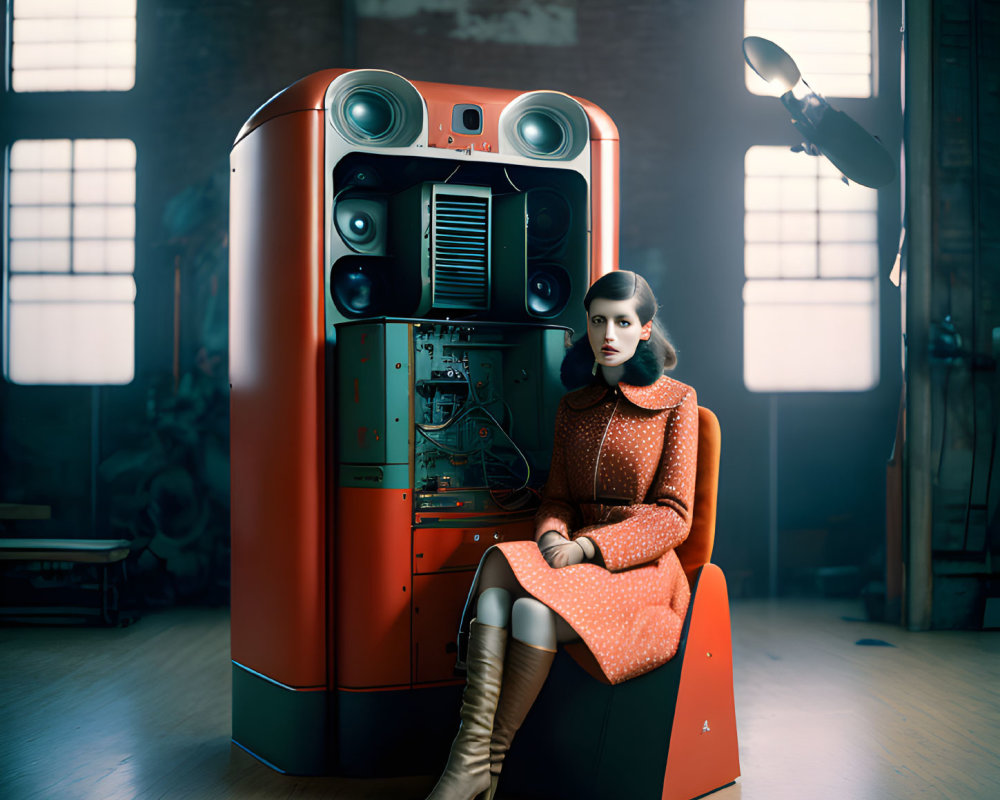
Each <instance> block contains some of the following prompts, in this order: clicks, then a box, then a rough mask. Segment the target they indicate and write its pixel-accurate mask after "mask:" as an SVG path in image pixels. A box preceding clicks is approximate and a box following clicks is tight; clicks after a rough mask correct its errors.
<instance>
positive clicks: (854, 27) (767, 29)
mask: <svg viewBox="0 0 1000 800" xmlns="http://www.w3.org/2000/svg"><path fill="white" fill-rule="evenodd" d="M874 22H875V17H874V9H873V8H872V3H871V0H801V1H800V0H746V3H745V4H744V11H743V35H744V36H762V37H764V38H765V39H770V40H771V41H773V42H774V43H775V44H777V45H778V46H779V47H781V48H782V49H783V50H785V51H786V52H787V53H788V54H789V55H790V56H791V57H792V58H793V59H794V60H795V63H796V64H797V65H798V67H799V70H800V71H801V72H802V76H803V77H804V78H805V79H806V81H807V82H808V83H809V85H810V86H811V87H812V88H813V89H814V90H815V91H817V92H819V93H820V94H822V95H824V96H826V97H871V96H872V95H873V94H874V91H873V86H874V80H873V78H874V74H873V64H874V60H873V52H872V51H873V48H872V42H873V41H874V35H873V34H874V29H875V24H874ZM746 86H747V89H749V90H750V91H751V92H753V93H754V94H773V90H772V89H771V87H769V86H768V85H767V84H766V83H764V81H762V80H761V79H760V76H759V75H757V74H756V73H754V72H753V71H752V70H751V69H750V67H749V66H747V67H746Z"/></svg>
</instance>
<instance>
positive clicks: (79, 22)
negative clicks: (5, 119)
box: [10, 0, 136, 92]
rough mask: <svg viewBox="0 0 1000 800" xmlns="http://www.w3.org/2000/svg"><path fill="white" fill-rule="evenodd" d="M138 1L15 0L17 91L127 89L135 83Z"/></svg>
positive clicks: (13, 71)
mask: <svg viewBox="0 0 1000 800" xmlns="http://www.w3.org/2000/svg"><path fill="white" fill-rule="evenodd" d="M135 9H136V0H14V3H13V14H12V17H13V20H12V22H13V25H12V30H11V60H10V65H11V83H10V85H11V88H12V89H13V90H14V91H15V92H63V91H65V92H80V91H92V92H101V91H127V90H128V89H131V88H132V87H133V86H134V85H135Z"/></svg>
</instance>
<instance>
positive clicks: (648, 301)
mask: <svg viewBox="0 0 1000 800" xmlns="http://www.w3.org/2000/svg"><path fill="white" fill-rule="evenodd" d="M633 297H634V298H635V301H636V302H635V312H636V314H638V316H639V321H640V322H641V323H642V324H643V325H645V324H646V323H647V322H649V321H650V320H652V321H653V330H652V332H651V333H650V336H649V343H648V344H649V346H650V347H651V348H652V349H653V352H654V353H655V354H656V356H657V359H658V360H659V361H660V362H661V363H662V364H663V368H664V369H673V368H674V367H675V366H676V365H677V351H676V350H675V349H674V346H673V345H672V344H670V340H669V339H667V335H666V332H665V331H664V330H663V327H662V326H661V325H660V321H659V320H658V319H656V312H657V310H658V309H659V307H660V306H659V304H658V303H657V302H656V295H654V294H653V290H652V288H650V285H649V283H647V281H646V279H645V278H644V277H642V275H639V274H638V273H636V272H632V271H631V270H627V269H618V270H614V271H613V272H609V273H607V274H606V275H602V276H601V277H600V278H598V279H597V280H596V281H594V283H593V284H592V285H591V287H590V289H589V290H588V291H587V295H586V297H584V298H583V307H584V308H585V309H586V310H587V312H588V313H590V304H591V302H593V301H594V300H597V299H603V300H631V299H632V298H633ZM640 344H642V343H641V342H640Z"/></svg>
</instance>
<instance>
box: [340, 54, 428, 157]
mask: <svg viewBox="0 0 1000 800" xmlns="http://www.w3.org/2000/svg"><path fill="white" fill-rule="evenodd" d="M327 98H328V102H327V108H328V109H329V117H330V122H331V124H332V125H333V127H334V128H335V129H336V131H337V132H338V133H339V134H340V135H341V136H342V137H344V139H346V140H347V141H348V142H350V143H351V144H356V145H368V146H375V147H408V146H409V145H411V144H413V143H414V141H416V139H417V137H418V136H419V135H420V133H421V131H422V130H423V128H424V100H423V98H422V97H421V96H420V93H419V92H418V91H417V90H416V88H414V86H413V84H411V83H410V82H409V81H407V80H406V79H405V78H402V77H400V76H399V75H396V74H395V73H393V72H386V71H385V70H378V69H359V70H354V71H353V72H347V73H344V74H343V75H341V76H340V77H339V78H337V79H336V80H334V81H333V83H331V84H330V88H329V89H328V90H327Z"/></svg>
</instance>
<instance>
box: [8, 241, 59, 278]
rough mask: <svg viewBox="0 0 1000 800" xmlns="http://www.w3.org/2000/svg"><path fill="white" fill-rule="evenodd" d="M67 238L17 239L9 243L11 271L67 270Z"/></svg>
mask: <svg viewBox="0 0 1000 800" xmlns="http://www.w3.org/2000/svg"><path fill="white" fill-rule="evenodd" d="M69 263H70V261H69V240H68V239H63V240H56V241H45V240H41V239H18V240H16V241H12V242H11V243H10V269H11V272H69Z"/></svg>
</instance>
